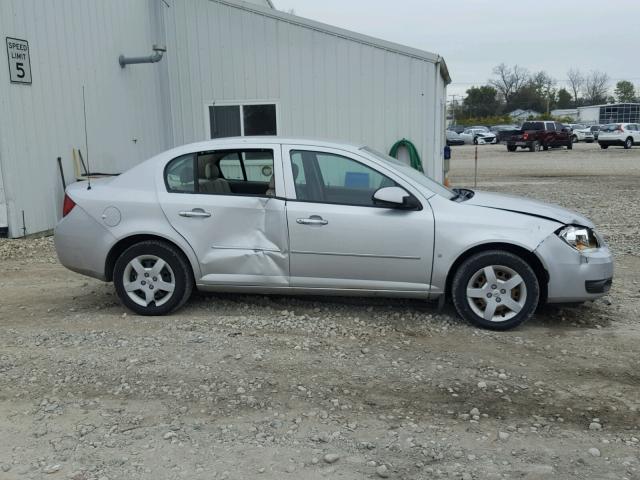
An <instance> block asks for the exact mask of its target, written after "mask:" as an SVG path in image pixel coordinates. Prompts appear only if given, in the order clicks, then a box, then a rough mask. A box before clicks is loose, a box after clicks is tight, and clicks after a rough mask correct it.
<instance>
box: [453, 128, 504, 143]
mask: <svg viewBox="0 0 640 480" xmlns="http://www.w3.org/2000/svg"><path fill="white" fill-rule="evenodd" d="M460 138H462V139H463V140H464V143H466V144H473V145H484V144H486V143H496V136H495V134H493V133H491V132H489V131H488V130H483V129H481V128H467V129H466V130H465V131H464V132H462V133H461V134H460Z"/></svg>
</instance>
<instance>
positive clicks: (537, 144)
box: [529, 140, 540, 152]
mask: <svg viewBox="0 0 640 480" xmlns="http://www.w3.org/2000/svg"><path fill="white" fill-rule="evenodd" d="M529 151H530V152H539V151H540V142H539V141H537V140H536V141H534V142H533V143H532V144H531V145H529Z"/></svg>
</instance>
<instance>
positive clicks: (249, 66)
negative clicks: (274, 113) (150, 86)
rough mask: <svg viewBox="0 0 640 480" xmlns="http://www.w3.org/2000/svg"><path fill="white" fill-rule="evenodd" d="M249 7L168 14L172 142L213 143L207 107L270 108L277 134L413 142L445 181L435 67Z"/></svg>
mask: <svg viewBox="0 0 640 480" xmlns="http://www.w3.org/2000/svg"><path fill="white" fill-rule="evenodd" d="M245 7H246V6H245ZM245 7H243V6H242V5H239V6H236V5H233V4H227V3H225V2H218V1H216V0H174V1H173V2H172V8H170V9H166V10H164V12H165V24H166V33H167V45H168V47H169V52H170V54H169V55H168V56H167V60H168V64H169V69H168V70H169V78H170V82H169V83H170V91H171V105H172V112H173V134H174V138H173V142H174V143H175V144H182V143H189V142H192V141H198V140H203V139H206V138H208V136H209V124H208V118H207V117H206V115H205V110H206V105H210V104H212V103H214V102H229V101H236V100H267V101H269V100H271V101H276V102H277V104H278V116H279V118H278V133H279V134H280V135H287V136H312V137H324V138H331V139H338V140H340V139H343V140H348V141H352V142H364V143H367V144H370V145H371V146H373V147H375V148H377V149H379V150H386V151H388V150H389V148H390V147H391V145H392V144H393V143H394V142H395V141H397V140H399V139H401V138H408V139H410V140H412V141H413V142H414V143H415V144H416V146H417V147H418V150H419V151H420V152H421V153H422V155H423V156H424V157H425V158H424V163H425V166H426V167H427V173H428V174H429V175H431V176H433V177H435V178H438V179H440V178H441V176H442V173H441V172H442V159H441V149H442V147H443V143H442V137H443V132H444V127H443V118H444V112H443V101H444V92H445V86H444V82H443V81H442V78H441V77H440V75H439V73H438V72H437V67H436V66H435V65H434V63H433V62H430V61H427V60H424V59H420V58H416V57H415V56H410V55H403V54H401V53H397V52H394V51H389V50H387V49H384V48H380V47H377V46H375V45H373V44H371V43H365V42H359V41H355V40H353V39H348V38H344V37H341V36H340V35H336V34H332V33H328V32H326V31H323V30H322V29H321V28H310V27H308V26H305V25H301V24H297V23H296V22H297V19H296V17H292V16H284V17H285V18H284V19H283V18H282V17H283V16H282V15H273V16H269V15H268V14H264V12H259V13H256V12H252V11H250V10H251V9H250V8H245ZM436 157H437V158H436Z"/></svg>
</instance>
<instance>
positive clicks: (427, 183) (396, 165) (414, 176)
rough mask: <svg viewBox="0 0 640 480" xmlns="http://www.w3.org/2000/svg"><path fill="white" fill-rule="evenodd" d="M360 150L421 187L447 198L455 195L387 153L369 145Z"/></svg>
mask: <svg viewBox="0 0 640 480" xmlns="http://www.w3.org/2000/svg"><path fill="white" fill-rule="evenodd" d="M361 150H363V151H365V152H366V153H368V154H369V155H372V156H373V157H375V158H376V159H378V160H382V161H383V162H385V163H388V164H390V167H391V168H393V169H394V170H399V171H400V172H401V173H403V174H405V175H406V176H407V177H409V178H411V180H414V181H415V182H416V183H418V184H420V185H422V186H423V187H426V188H428V189H429V190H430V191H432V192H433V193H436V194H438V195H440V196H442V197H444V198H447V199H449V200H450V199H452V198H454V197H456V196H457V194H456V193H455V192H453V191H452V190H449V189H448V188H447V187H445V186H444V185H442V184H441V183H438V182H436V181H435V180H433V179H431V178H429V177H427V176H426V175H425V174H423V173H421V172H419V171H417V170H414V169H413V168H411V167H410V166H409V165H406V164H404V163H402V162H400V161H399V160H397V159H395V158H393V157H391V156H389V155H385V154H384V153H380V152H377V151H375V150H373V149H372V148H369V147H362V148H361Z"/></svg>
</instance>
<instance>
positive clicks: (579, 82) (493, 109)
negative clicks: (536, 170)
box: [453, 63, 640, 119]
mask: <svg viewBox="0 0 640 480" xmlns="http://www.w3.org/2000/svg"><path fill="white" fill-rule="evenodd" d="M610 87H611V79H610V78H609V76H608V75H607V74H606V73H605V72H600V71H597V70H594V71H591V72H589V73H583V72H581V71H580V70H579V69H576V68H571V69H570V70H569V71H568V72H567V87H566V88H565V87H562V88H558V82H557V80H556V79H554V78H553V77H551V76H550V75H549V74H548V73H547V72H545V71H544V70H541V71H539V72H533V73H532V72H529V71H528V70H527V69H526V68H523V67H521V66H519V65H513V66H508V65H505V64H504V63H501V64H500V65H497V66H496V67H495V68H494V69H493V77H492V78H491V79H490V80H489V81H488V83H487V84H486V85H481V86H479V87H476V86H473V87H471V88H469V89H468V90H467V96H466V98H465V99H464V100H463V101H462V104H455V103H454V105H453V108H455V110H456V111H455V116H456V117H457V118H458V119H465V118H484V117H501V116H504V115H506V114H508V113H509V112H512V111H514V110H516V109H519V108H520V109H523V110H535V111H537V112H540V113H546V114H547V115H548V114H549V112H550V111H551V110H554V109H557V108H575V107H579V106H583V105H598V104H603V103H614V102H620V103H628V102H636V101H640V98H638V96H637V94H636V89H635V87H634V85H633V83H631V82H630V81H628V80H620V81H618V82H617V83H616V86H615V89H614V95H613V96H612V95H610Z"/></svg>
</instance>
